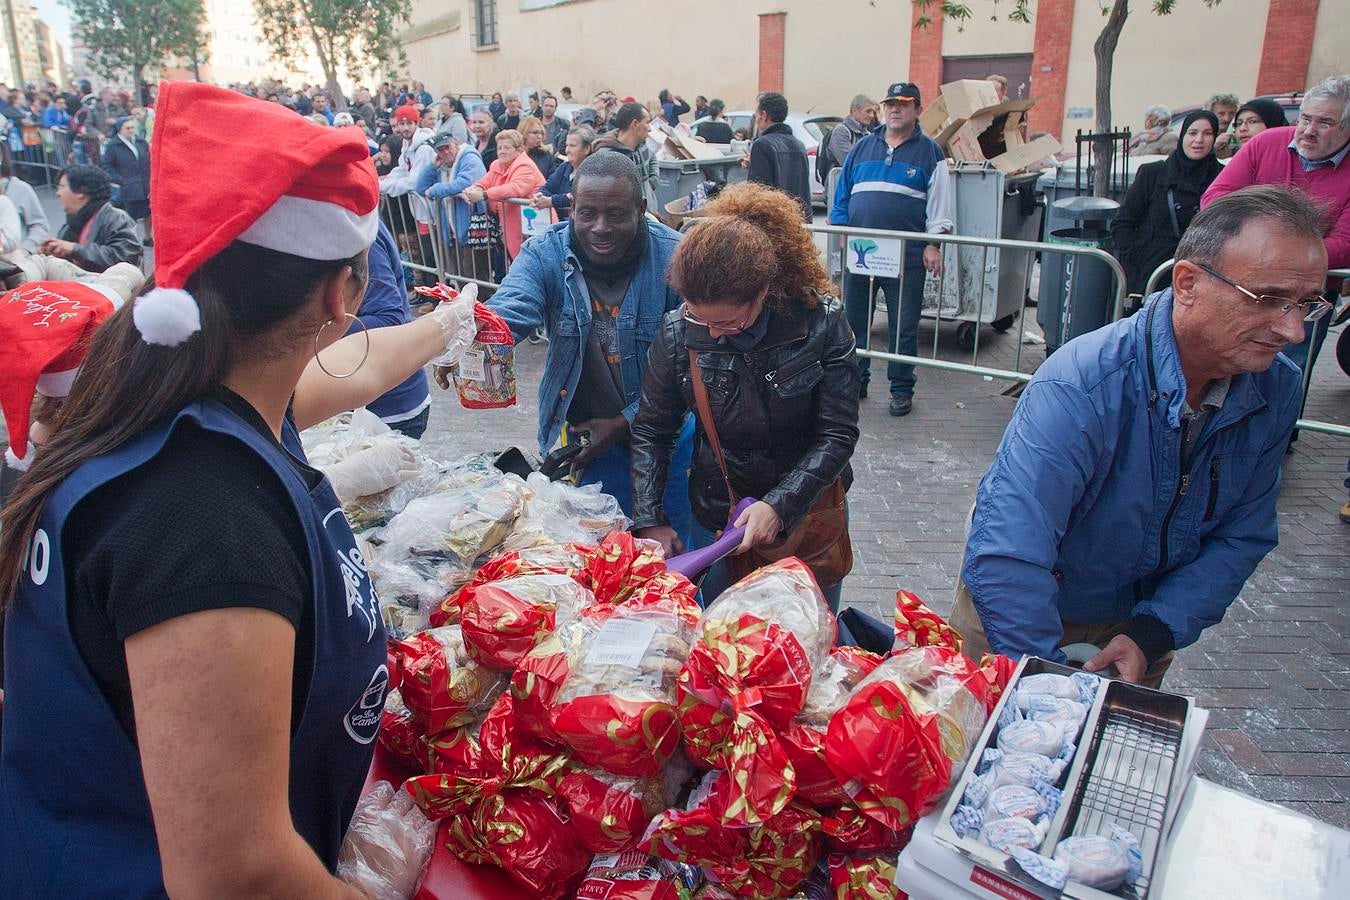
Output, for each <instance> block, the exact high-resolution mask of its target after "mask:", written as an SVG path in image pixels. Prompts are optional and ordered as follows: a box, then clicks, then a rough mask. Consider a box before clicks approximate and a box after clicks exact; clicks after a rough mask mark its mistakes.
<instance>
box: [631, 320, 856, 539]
mask: <svg viewBox="0 0 1350 900" xmlns="http://www.w3.org/2000/svg"><path fill="white" fill-rule="evenodd" d="M767 315H768V316H769V323H768V330H767V332H766V333H765V335H764V338H763V339H762V340H761V341H760V342H759V343H758V344H757V345H756V346H755V348H754V349H753V350H750V351H748V352H744V353H742V352H740V351H737V350H736V349H735V348H734V347H732V346H730V345H729V344H728V343H726V342H725V341H718V340H716V339H714V338H712V337H711V336H710V335H709V334H708V329H706V328H704V327H702V326H699V325H694V324H692V323H690V322H687V321H686V320H685V319H684V318H683V316H682V313H681V311H680V310H678V309H677V310H675V311H673V312H671V313H669V314H667V315H666V318H665V320H664V321H663V322H662V325H661V331H660V333H659V334H658V335H657V338H656V340H655V341H654V342H653V343H652V347H651V352H650V354H649V355H648V358H647V373H646V375H645V376H644V378H643V381H642V399H641V401H640V404H639V406H638V412H637V416H636V418H634V420H633V426H632V439H631V451H632V473H633V524H634V527H637V528H647V527H650V526H653V525H664V524H667V520H666V517H665V514H664V512H663V510H662V508H661V498H662V496H663V495H664V494H665V489H666V477H667V473H668V471H669V468H670V457H671V452H672V450H673V449H674V445H675V437H676V435H677V434H678V433H679V430H680V426H681V423H682V422H683V421H684V417H685V415H686V414H687V413H688V412H689V411H690V410H693V409H694V408H695V406H694V394H693V389H692V387H691V384H692V383H691V382H690V375H689V372H690V370H689V353H688V351H689V350H696V351H698V365H699V368H700V369H701V370H702V372H703V382H704V384H705V385H707V388H708V403H709V405H710V406H711V407H712V414H713V419H714V421H715V422H716V423H717V433H718V436H719V437H720V438H721V440H722V449H723V451H724V453H725V454H726V463H727V469H728V471H729V473H730V476H731V484H732V487H733V488H734V489H735V490H736V492H737V494H739V495H740V496H742V497H757V498H759V499H760V500H763V501H764V502H766V503H768V504H769V505H770V506H772V507H773V508H774V511H775V512H777V513H778V517H779V518H780V519H781V520H782V522H783V529H784V533H786V532H790V531H791V530H792V529H793V528H794V527H796V525H797V524H798V522H800V521H801V519H802V517H803V516H804V515H805V514H806V512H807V511H808V510H809V509H810V508H811V504H813V503H814V502H815V501H816V498H817V497H819V496H820V493H821V492H822V491H823V490H824V489H825V488H827V487H829V485H830V484H832V483H833V482H834V480H835V479H836V478H838V477H840V476H841V475H842V476H843V477H844V485H845V487H846V488H847V487H848V485H849V484H851V483H852V480H853V472H852V469H851V468H850V466H849V459H850V457H852V456H853V448H854V446H855V445H856V444H857V443H858V366H857V363H856V361H855V356H854V339H853V331H852V329H850V328H849V327H848V321H847V320H846V319H845V318H844V313H843V309H842V307H841V306H840V304H839V302H838V301H836V300H834V299H833V298H830V297H822V298H821V303H820V306H818V307H817V308H816V309H814V310H808V309H806V308H804V307H802V306H801V305H800V304H797V303H789V304H786V305H784V306H783V307H782V308H781V309H774V308H773V307H772V306H771V307H770V309H769V312H768V313H767ZM689 498H690V502H691V504H692V506H693V510H694V516H695V517H696V518H697V519H698V520H699V522H700V523H702V524H703V525H704V527H706V528H709V529H711V530H713V531H716V530H718V529H721V528H722V527H724V526H725V525H726V521H727V513H728V510H729V506H730V503H729V500H728V498H727V490H726V485H725V483H724V482H723V480H722V473H721V470H720V469H719V468H718V465H717V459H716V457H714V456H713V452H712V448H711V447H710V446H709V444H708V439H707V436H706V435H705V434H704V431H703V427H702V425H701V424H700V425H699V427H698V431H697V434H696V436H695V438H694V460H693V469H692V471H691V472H690V476H689Z"/></svg>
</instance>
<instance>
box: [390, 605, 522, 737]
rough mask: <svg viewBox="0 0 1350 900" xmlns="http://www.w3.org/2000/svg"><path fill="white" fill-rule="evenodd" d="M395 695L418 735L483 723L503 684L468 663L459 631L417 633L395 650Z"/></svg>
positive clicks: (496, 675) (494, 675)
mask: <svg viewBox="0 0 1350 900" xmlns="http://www.w3.org/2000/svg"><path fill="white" fill-rule="evenodd" d="M394 653H395V656H396V657H397V659H398V671H399V684H400V687H399V692H400V693H401V694H402V696H403V702H404V704H406V705H407V708H408V711H409V712H411V713H412V715H413V718H414V719H415V720H416V721H417V723H418V724H419V725H421V726H422V733H423V734H439V733H440V732H442V731H445V730H446V729H449V728H455V727H457V726H460V725H464V724H466V723H468V722H472V721H474V720H475V719H479V718H482V716H483V714H484V713H485V712H487V710H488V708H489V707H491V706H492V703H493V701H495V700H496V699H497V696H498V695H499V694H500V693H501V692H502V691H503V690H504V689H505V688H506V683H507V679H506V678H505V677H504V676H502V675H501V674H500V673H497V672H492V671H490V670H488V669H486V668H484V667H483V666H481V665H479V664H478V663H477V662H475V661H473V660H472V659H470V658H469V656H468V653H467V652H466V650H465V646H464V640H463V633H462V632H461V630H460V626H458V625H447V626H445V627H444V628H433V629H431V630H429V631H419V632H418V633H417V634H414V635H411V636H409V637H407V638H405V639H404V640H401V641H399V642H398V643H396V644H395V645H394Z"/></svg>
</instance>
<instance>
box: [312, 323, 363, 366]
mask: <svg viewBox="0 0 1350 900" xmlns="http://www.w3.org/2000/svg"><path fill="white" fill-rule="evenodd" d="M347 318H348V319H351V320H353V321H355V322H358V323H360V325H361V333H362V334H364V335H365V336H366V352H365V353H363V354H362V355H361V361H360V362H359V363H357V364H356V368H355V369H352V370H351V371H350V372H348V373H347V374H346V375H335V374H333V373H332V372H330V371H328V367H327V366H325V365H324V364H323V360H321V359H319V337H320V336H321V335H322V334H323V330H324V329H325V328H327V327H328V326H329V325H332V324H333V320H332V319H329V320H328V321H327V322H324V323H323V324H322V325H320V326H319V330H318V331H316V332H314V361H315V362H316V363H318V364H319V368H320V369H322V370H323V373H324V374H325V375H327V376H328V377H329V378H351V377H352V376H353V375H355V374H356V373H357V372H359V371H361V367H362V366H364V365H365V364H366V360H367V359H369V358H370V330H369V329H367V328H366V323H365V322H362V321H361V320H360V319H358V318H356V316H354V315H352V314H351V313H347ZM344 324H346V323H345V322H344Z"/></svg>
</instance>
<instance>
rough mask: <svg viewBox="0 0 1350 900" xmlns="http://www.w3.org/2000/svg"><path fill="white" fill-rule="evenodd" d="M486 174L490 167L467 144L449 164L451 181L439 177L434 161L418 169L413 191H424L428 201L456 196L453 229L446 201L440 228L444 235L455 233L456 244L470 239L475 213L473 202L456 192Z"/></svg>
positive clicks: (462, 146) (438, 169)
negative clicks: (470, 225)
mask: <svg viewBox="0 0 1350 900" xmlns="http://www.w3.org/2000/svg"><path fill="white" fill-rule="evenodd" d="M486 174H487V167H486V166H484V165H483V155H482V154H481V153H479V152H478V150H477V149H475V148H473V147H470V146H469V145H468V144H460V145H459V153H458V154H457V155H456V156H455V162H454V164H453V165H452V166H451V167H450V178H449V180H448V181H441V180H439V179H440V177H441V168H440V166H437V165H436V164H435V163H433V164H431V165H429V166H423V167H422V168H421V169H419V170H418V172H417V176H416V181H415V182H414V184H413V192H414V193H418V194H421V195H422V196H424V197H426V198H427V199H428V200H443V199H445V198H446V197H455V200H454V201H453V202H452V203H451V204H450V205H451V206H453V207H454V220H455V227H454V230H453V232H452V231H451V228H450V218H449V217H448V216H447V215H446V213H445V205H444V204H442V205H441V230H442V232H443V233H445V234H451V233H453V234H454V236H455V241H456V243H460V244H463V243H464V242H465V241H467V240H468V239H469V215H470V214H471V213H472V212H473V204H472V203H469V202H467V201H465V200H460V199H459V198H458V197H457V196H456V195H457V194H459V193H461V192H462V191H463V190H464V189H465V188H466V187H468V186H469V185H471V184H473V183H474V182H475V181H477V180H478V179H480V178H482V177H483V176H484V175H486Z"/></svg>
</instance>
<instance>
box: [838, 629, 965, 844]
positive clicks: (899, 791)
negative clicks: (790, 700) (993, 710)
mask: <svg viewBox="0 0 1350 900" xmlns="http://www.w3.org/2000/svg"><path fill="white" fill-rule="evenodd" d="M986 685H987V682H986V681H985V680H984V678H983V676H982V674H981V673H980V672H979V670H978V669H976V667H975V664H974V663H972V662H971V661H970V660H968V659H966V657H964V656H962V655H961V654H960V653H958V652H956V651H954V650H950V649H947V648H946V647H941V646H928V647H920V648H915V649H912V650H906V651H904V652H901V653H897V654H895V655H893V656H891V657H888V658H887V659H886V661H885V662H883V663H882V664H881V665H879V666H878V667H877V668H876V669H875V670H873V672H872V673H871V674H870V675H868V676H867V677H866V678H864V679H863V680H862V682H861V683H859V685H858V687H857V688H855V689H854V691H853V693H852V695H851V696H850V697H849V700H848V702H847V703H846V704H845V705H844V707H843V708H842V709H841V710H840V711H839V712H838V713H836V714H835V716H834V718H832V719H831V720H830V726H829V729H828V731H827V733H826V738H825V758H826V760H827V761H828V762H829V764H830V767H831V768H832V769H834V771H835V773H836V774H838V775H839V776H840V779H841V780H842V781H843V783H844V790H845V792H846V793H847V794H848V795H849V797H850V798H852V800H853V801H854V802H855V803H856V804H857V806H858V808H859V809H861V810H862V811H863V812H864V813H866V814H867V815H869V816H871V817H872V818H874V819H876V820H877V821H878V822H880V823H881V824H883V825H885V826H886V827H887V828H890V829H892V830H895V831H899V830H901V829H903V828H906V827H907V826H909V825H912V824H913V823H914V821H915V820H916V819H918V818H919V817H920V816H922V815H923V814H924V813H926V812H927V811H928V810H929V809H931V808H932V806H933V805H934V804H935V803H936V802H937V801H938V799H939V798H940V797H941V796H942V794H943V792H944V791H946V790H947V788H948V787H949V786H950V785H951V783H952V782H954V781H955V780H956V779H957V778H958V777H959V776H960V767H961V766H962V765H964V762H965V759H966V757H967V755H968V754H969V753H970V749H971V747H972V746H974V743H975V740H976V739H977V738H978V737H979V734H980V730H981V729H982V728H983V727H984V722H985V717H986V715H987V712H986V707H985V687H986Z"/></svg>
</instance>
